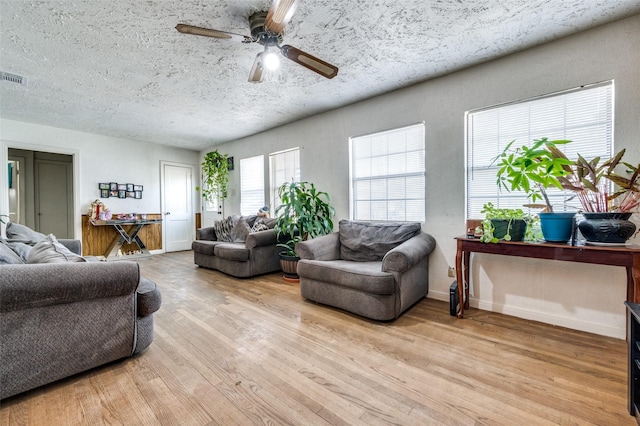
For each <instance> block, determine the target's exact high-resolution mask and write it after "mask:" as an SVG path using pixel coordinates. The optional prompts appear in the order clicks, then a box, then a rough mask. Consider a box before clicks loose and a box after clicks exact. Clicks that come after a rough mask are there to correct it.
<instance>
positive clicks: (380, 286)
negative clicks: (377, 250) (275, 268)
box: [298, 259, 395, 295]
mask: <svg viewBox="0 0 640 426" xmlns="http://www.w3.org/2000/svg"><path fill="white" fill-rule="evenodd" d="M380 266H381V264H380V262H352V261H350V260H329V261H326V260H306V259H303V260H300V261H298V275H299V276H300V277H301V278H305V279H311V280H315V281H320V282H329V283H332V284H335V285H340V286H343V287H347V288H350V289H352V290H358V291H362V292H365V293H373V294H382V295H386V294H394V290H395V279H394V277H393V274H391V273H389V272H382V271H381V269H380Z"/></svg>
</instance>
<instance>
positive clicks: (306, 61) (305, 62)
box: [280, 44, 338, 78]
mask: <svg viewBox="0 0 640 426" xmlns="http://www.w3.org/2000/svg"><path fill="white" fill-rule="evenodd" d="M280 51H281V52H282V56H284V57H285V58H287V59H291V60H292V61H293V62H297V63H299V64H300V65H302V66H303V67H307V68H308V69H310V70H311V71H315V72H317V73H318V74H320V75H321V76H323V77H326V78H333V77H335V76H336V75H338V67H336V66H335V65H331V64H330V63H328V62H325V61H323V60H322V59H318V58H316V57H315V56H312V55H309V54H308V53H306V52H303V51H302V50H300V49H296V48H295V47H293V46H289V45H288V44H285V45H284V46H282V47H281V48H280Z"/></svg>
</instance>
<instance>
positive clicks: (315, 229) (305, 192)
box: [274, 181, 336, 256]
mask: <svg viewBox="0 0 640 426" xmlns="http://www.w3.org/2000/svg"><path fill="white" fill-rule="evenodd" d="M278 196H279V197H280V201H281V203H282V204H280V205H279V206H278V208H276V212H275V213H276V216H277V220H276V224H275V227H274V229H275V232H276V235H277V236H278V240H280V241H284V242H283V243H280V244H278V245H279V246H280V247H282V248H284V249H285V251H286V254H287V255H289V256H295V255H296V253H295V246H296V244H297V243H298V242H300V241H304V240H307V239H309V238H315V237H317V236H320V235H325V234H328V233H330V232H331V231H333V221H332V219H331V218H332V217H333V216H335V214H336V212H335V209H334V208H333V207H331V205H329V202H330V198H329V194H327V193H326V192H323V191H318V190H317V189H316V187H315V185H314V184H313V183H309V182H294V181H292V182H285V183H284V184H282V185H281V186H280V187H279V188H278Z"/></svg>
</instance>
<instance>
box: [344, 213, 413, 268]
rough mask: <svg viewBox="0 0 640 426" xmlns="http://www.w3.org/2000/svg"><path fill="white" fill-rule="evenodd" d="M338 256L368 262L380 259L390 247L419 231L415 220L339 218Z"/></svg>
mask: <svg viewBox="0 0 640 426" xmlns="http://www.w3.org/2000/svg"><path fill="white" fill-rule="evenodd" d="M338 227H339V232H340V234H339V235H340V257H341V258H342V259H343V260H351V261H356V262H369V261H379V260H382V258H383V257H384V255H385V254H387V252H388V251H389V250H391V249H392V248H394V247H396V246H398V245H400V244H402V243H403V242H405V241H407V240H408V239H409V238H411V237H413V236H414V235H416V234H417V233H419V232H420V229H421V226H420V223H417V222H357V221H349V220H341V221H340V223H339V224H338Z"/></svg>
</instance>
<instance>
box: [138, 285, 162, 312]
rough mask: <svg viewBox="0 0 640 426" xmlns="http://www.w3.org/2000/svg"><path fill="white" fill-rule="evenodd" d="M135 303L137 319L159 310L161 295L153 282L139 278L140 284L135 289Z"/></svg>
mask: <svg viewBox="0 0 640 426" xmlns="http://www.w3.org/2000/svg"><path fill="white" fill-rule="evenodd" d="M136 298H137V300H136V303H137V309H138V317H146V316H149V315H151V314H152V313H154V312H156V311H157V310H158V309H160V305H161V304H162V295H161V294H160V290H158V286H156V283H154V282H153V281H151V280H149V279H147V278H145V277H140V283H139V284H138V288H137V289H136Z"/></svg>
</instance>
